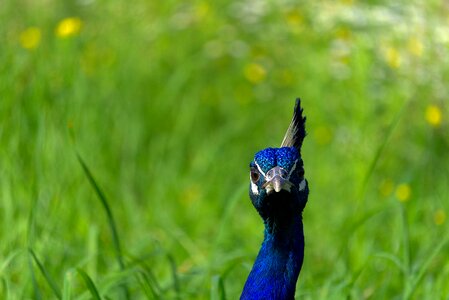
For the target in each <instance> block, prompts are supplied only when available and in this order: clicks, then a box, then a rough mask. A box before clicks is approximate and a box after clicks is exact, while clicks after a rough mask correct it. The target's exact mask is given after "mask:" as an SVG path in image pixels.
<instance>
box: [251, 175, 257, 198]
mask: <svg viewBox="0 0 449 300" xmlns="http://www.w3.org/2000/svg"><path fill="white" fill-rule="evenodd" d="M249 182H250V183H251V192H253V194H254V195H259V188H258V187H257V185H256V184H255V183H254V182H253V181H252V180H251V174H250V175H249Z"/></svg>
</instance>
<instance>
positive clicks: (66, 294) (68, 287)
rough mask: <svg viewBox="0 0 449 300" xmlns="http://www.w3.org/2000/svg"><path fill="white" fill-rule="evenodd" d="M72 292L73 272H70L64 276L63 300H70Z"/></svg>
mask: <svg viewBox="0 0 449 300" xmlns="http://www.w3.org/2000/svg"><path fill="white" fill-rule="evenodd" d="M71 292H72V271H71V270H70V271H68V272H66V273H65V276H64V285H63V287H62V300H70V299H71Z"/></svg>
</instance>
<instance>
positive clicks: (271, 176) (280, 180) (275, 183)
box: [263, 167, 291, 194]
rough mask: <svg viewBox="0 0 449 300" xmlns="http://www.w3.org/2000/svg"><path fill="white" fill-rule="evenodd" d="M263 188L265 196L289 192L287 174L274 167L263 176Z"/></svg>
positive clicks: (289, 186) (289, 185) (281, 169)
mask: <svg viewBox="0 0 449 300" xmlns="http://www.w3.org/2000/svg"><path fill="white" fill-rule="evenodd" d="M265 180H266V182H265V184H264V185H263V188H265V190H266V192H267V194H271V193H272V192H273V191H274V192H276V193H279V192H280V191H281V190H286V191H289V192H290V188H291V183H290V181H289V180H288V173H287V171H285V170H284V169H283V168H281V167H274V168H272V169H271V170H269V171H268V172H267V174H266V175H265Z"/></svg>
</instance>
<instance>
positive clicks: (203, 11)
mask: <svg viewBox="0 0 449 300" xmlns="http://www.w3.org/2000/svg"><path fill="white" fill-rule="evenodd" d="M210 11H211V8H210V5H209V4H208V3H207V2H201V3H199V4H198V5H197V6H196V7H195V15H196V16H197V17H198V18H199V19H203V18H204V17H207V16H208V15H209V14H210Z"/></svg>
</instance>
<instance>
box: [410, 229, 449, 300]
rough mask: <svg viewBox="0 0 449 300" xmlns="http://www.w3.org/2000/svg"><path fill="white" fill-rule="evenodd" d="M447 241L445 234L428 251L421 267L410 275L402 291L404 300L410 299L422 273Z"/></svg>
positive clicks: (448, 240)
mask: <svg viewBox="0 0 449 300" xmlns="http://www.w3.org/2000/svg"><path fill="white" fill-rule="evenodd" d="M448 242H449V235H446V236H445V237H444V238H443V240H441V241H440V243H438V244H437V246H436V247H435V248H434V249H433V251H432V252H431V253H430V255H429V256H428V257H427V259H426V260H425V261H424V262H423V264H422V265H421V268H420V269H419V271H418V272H417V274H416V275H415V276H413V277H412V279H411V280H410V284H408V286H407V289H406V291H405V293H404V300H406V299H410V298H411V296H412V295H413V293H414V291H415V290H416V288H417V287H418V284H419V282H420V281H421V280H422V278H423V277H424V274H425V273H426V271H427V269H428V268H429V266H430V264H431V263H432V261H433V260H434V258H435V257H436V256H437V255H438V253H440V252H441V250H442V249H443V247H444V246H445V245H446V244H447V243H448Z"/></svg>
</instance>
